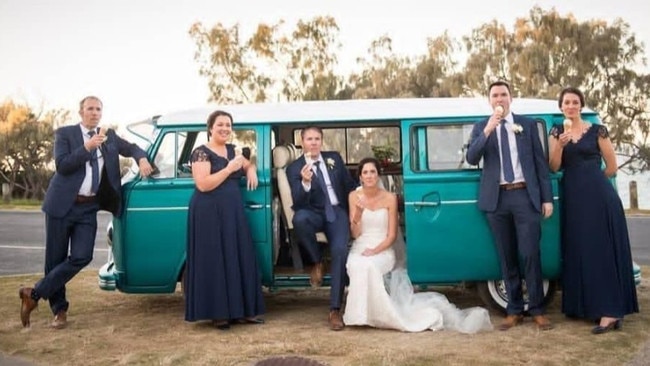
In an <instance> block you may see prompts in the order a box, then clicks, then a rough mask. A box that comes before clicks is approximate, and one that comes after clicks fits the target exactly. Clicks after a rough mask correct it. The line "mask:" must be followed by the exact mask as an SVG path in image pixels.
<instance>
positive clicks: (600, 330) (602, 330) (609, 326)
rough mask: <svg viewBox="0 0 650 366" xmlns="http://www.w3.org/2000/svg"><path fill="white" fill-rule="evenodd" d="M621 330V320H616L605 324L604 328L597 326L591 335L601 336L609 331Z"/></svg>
mask: <svg viewBox="0 0 650 366" xmlns="http://www.w3.org/2000/svg"><path fill="white" fill-rule="evenodd" d="M621 328H623V319H616V320H615V321H613V322H611V323H609V324H607V325H606V326H604V327H603V326H601V325H597V326H595V327H593V329H592V330H591V333H592V334H603V333H607V332H609V331H610V330H620V329H621Z"/></svg>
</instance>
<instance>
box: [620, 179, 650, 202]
mask: <svg viewBox="0 0 650 366" xmlns="http://www.w3.org/2000/svg"><path fill="white" fill-rule="evenodd" d="M631 181H636V191H637V193H638V197H639V208H641V209H646V210H648V209H650V172H644V173H641V174H634V175H628V174H625V173H623V172H622V171H620V170H619V171H618V173H617V174H616V186H617V187H618V195H619V196H620V197H621V201H623V207H625V208H630V182H631Z"/></svg>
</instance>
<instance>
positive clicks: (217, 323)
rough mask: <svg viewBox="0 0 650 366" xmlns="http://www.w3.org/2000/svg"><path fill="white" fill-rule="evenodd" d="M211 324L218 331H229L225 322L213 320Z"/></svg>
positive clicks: (228, 325)
mask: <svg viewBox="0 0 650 366" xmlns="http://www.w3.org/2000/svg"><path fill="white" fill-rule="evenodd" d="M212 324H213V325H214V326H215V328H217V329H219V330H228V329H230V323H229V322H228V321H227V320H213V321H212Z"/></svg>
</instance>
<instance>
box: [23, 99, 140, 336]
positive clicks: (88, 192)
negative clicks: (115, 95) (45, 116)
mask: <svg viewBox="0 0 650 366" xmlns="http://www.w3.org/2000/svg"><path fill="white" fill-rule="evenodd" d="M102 108H103V105H102V102H101V100H99V98H97V97H94V96H88V97H86V98H84V99H83V100H82V101H81V102H80V103H79V115H80V116H81V123H79V124H76V125H73V126H65V127H61V128H59V129H57V131H56V135H55V139H54V159H55V164H56V172H55V173H54V177H52V180H51V181H50V185H49V187H48V189H47V192H46V193H45V200H44V202H43V207H42V209H43V212H45V230H46V233H45V235H46V239H45V277H43V278H42V279H41V280H40V281H38V282H37V283H36V285H34V287H33V288H31V287H21V288H20V290H19V291H18V294H19V297H20V300H21V308H20V320H21V321H22V323H23V326H24V327H29V325H30V320H29V316H30V313H31V312H32V310H34V309H35V308H36V306H37V305H38V300H39V299H47V300H49V303H50V308H51V310H52V313H53V314H54V320H53V321H52V324H51V326H52V327H53V328H56V329H61V328H65V327H66V325H67V311H68V306H69V303H68V300H67V299H66V294H65V285H66V283H67V282H68V281H70V280H71V279H72V278H73V277H74V276H75V275H76V274H77V273H78V272H79V271H80V270H81V269H83V268H84V267H85V266H86V265H88V263H90V261H91V260H92V258H93V249H94V247H95V235H96V233H97V211H98V210H107V211H110V212H111V213H113V215H114V216H120V213H121V206H122V196H121V195H122V190H121V188H122V187H121V183H120V163H119V155H122V156H127V157H132V158H133V159H135V161H136V162H137V163H138V165H139V167H140V175H141V176H142V177H147V176H149V174H151V171H152V167H151V165H150V164H149V161H148V160H147V154H146V152H144V151H143V150H142V149H140V148H139V147H137V146H136V145H135V144H131V143H129V142H128V141H125V140H124V139H122V138H120V137H119V136H117V134H115V131H112V130H108V131H107V132H105V131H104V130H101V129H98V128H97V125H98V124H99V121H100V120H101V118H102ZM68 253H69V255H68Z"/></svg>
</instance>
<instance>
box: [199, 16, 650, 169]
mask: <svg viewBox="0 0 650 366" xmlns="http://www.w3.org/2000/svg"><path fill="white" fill-rule="evenodd" d="M189 34H190V36H191V37H192V39H193V40H194V42H195V44H196V53H195V60H196V61H197V62H198V64H199V72H200V74H201V75H202V76H203V77H205V79H206V80H207V82H208V87H209V89H210V93H211V96H210V100H211V101H215V102H218V103H246V102H276V101H300V100H326V99H359V98H405V97H410V98H426V97H464V96H466V97H472V96H485V95H486V93H487V92H486V88H487V86H488V85H489V83H490V82H491V81H493V80H495V79H502V80H506V81H508V82H510V84H511V85H512V87H513V96H515V97H528V98H545V99H556V98H557V96H558V94H559V91H560V90H561V89H562V88H564V87H566V86H574V87H578V88H580V89H582V90H583V91H584V92H585V94H586V102H587V106H589V107H590V108H593V109H595V110H596V111H598V112H599V113H600V117H601V120H602V121H603V123H605V124H606V125H607V127H608V128H609V131H610V136H611V138H612V141H613V143H614V145H615V147H616V149H617V152H618V153H619V154H620V155H621V156H622V157H623V158H624V160H623V161H622V163H621V168H623V169H625V170H627V171H629V172H638V171H645V170H648V169H650V166H649V163H650V149H649V146H648V134H649V132H650V129H649V128H650V124H649V122H650V121H649V114H648V108H649V105H648V90H649V89H648V86H649V85H650V75H649V74H644V73H643V72H642V71H641V70H642V69H643V68H644V67H645V66H646V59H645V56H644V55H645V49H644V45H643V44H642V43H641V42H639V41H638V40H637V38H636V36H635V35H634V33H633V32H631V30H630V26H629V24H627V23H626V22H624V21H623V20H621V19H617V20H615V21H613V22H612V23H611V24H608V23H607V22H606V21H603V20H598V19H593V20H587V21H578V20H577V19H576V18H575V17H574V16H573V15H571V14H568V15H561V14H559V13H558V12H557V11H556V10H555V9H551V10H543V9H542V8H540V7H538V6H536V7H533V8H532V9H531V10H530V12H529V14H528V15H527V16H525V17H521V18H518V19H516V20H515V22H514V25H513V26H512V27H508V26H506V25H505V24H503V23H501V22H499V21H498V20H493V21H490V22H488V23H485V24H482V25H480V26H478V27H477V28H474V29H473V30H472V31H471V32H470V34H468V35H465V36H463V37H461V39H454V38H452V37H450V36H449V35H448V34H447V33H444V34H442V35H438V36H432V37H429V38H428V39H427V49H428V52H427V53H426V54H423V55H417V56H411V57H407V56H400V55H397V54H395V53H394V52H393V49H392V46H393V43H392V40H391V38H390V37H388V36H380V37H379V38H377V39H376V40H374V41H373V42H372V43H371V44H370V46H369V48H368V50H367V52H365V53H363V55H362V56H360V57H359V58H358V59H357V65H358V66H359V70H360V71H358V72H352V73H350V74H347V75H344V74H341V73H338V72H337V71H336V70H337V66H338V57H337V52H338V51H340V49H341V44H340V42H339V38H338V35H339V27H338V25H337V24H336V21H335V19H334V18H331V17H325V16H319V17H315V18H313V19H310V20H306V21H305V20H300V21H298V22H297V24H296V25H295V27H293V28H292V29H288V28H287V27H286V25H285V24H284V22H283V21H279V22H277V23H275V24H264V23H262V24H259V25H258V26H257V28H256V29H255V30H254V32H253V33H252V35H251V36H250V37H246V38H244V37H242V36H241V30H240V26H239V24H236V25H234V26H230V27H226V26H224V25H223V24H221V23H217V24H215V25H213V26H212V27H207V26H205V25H203V24H202V23H195V24H194V25H193V26H192V27H191V28H190V30H189ZM558 111H559V109H558Z"/></svg>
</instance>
